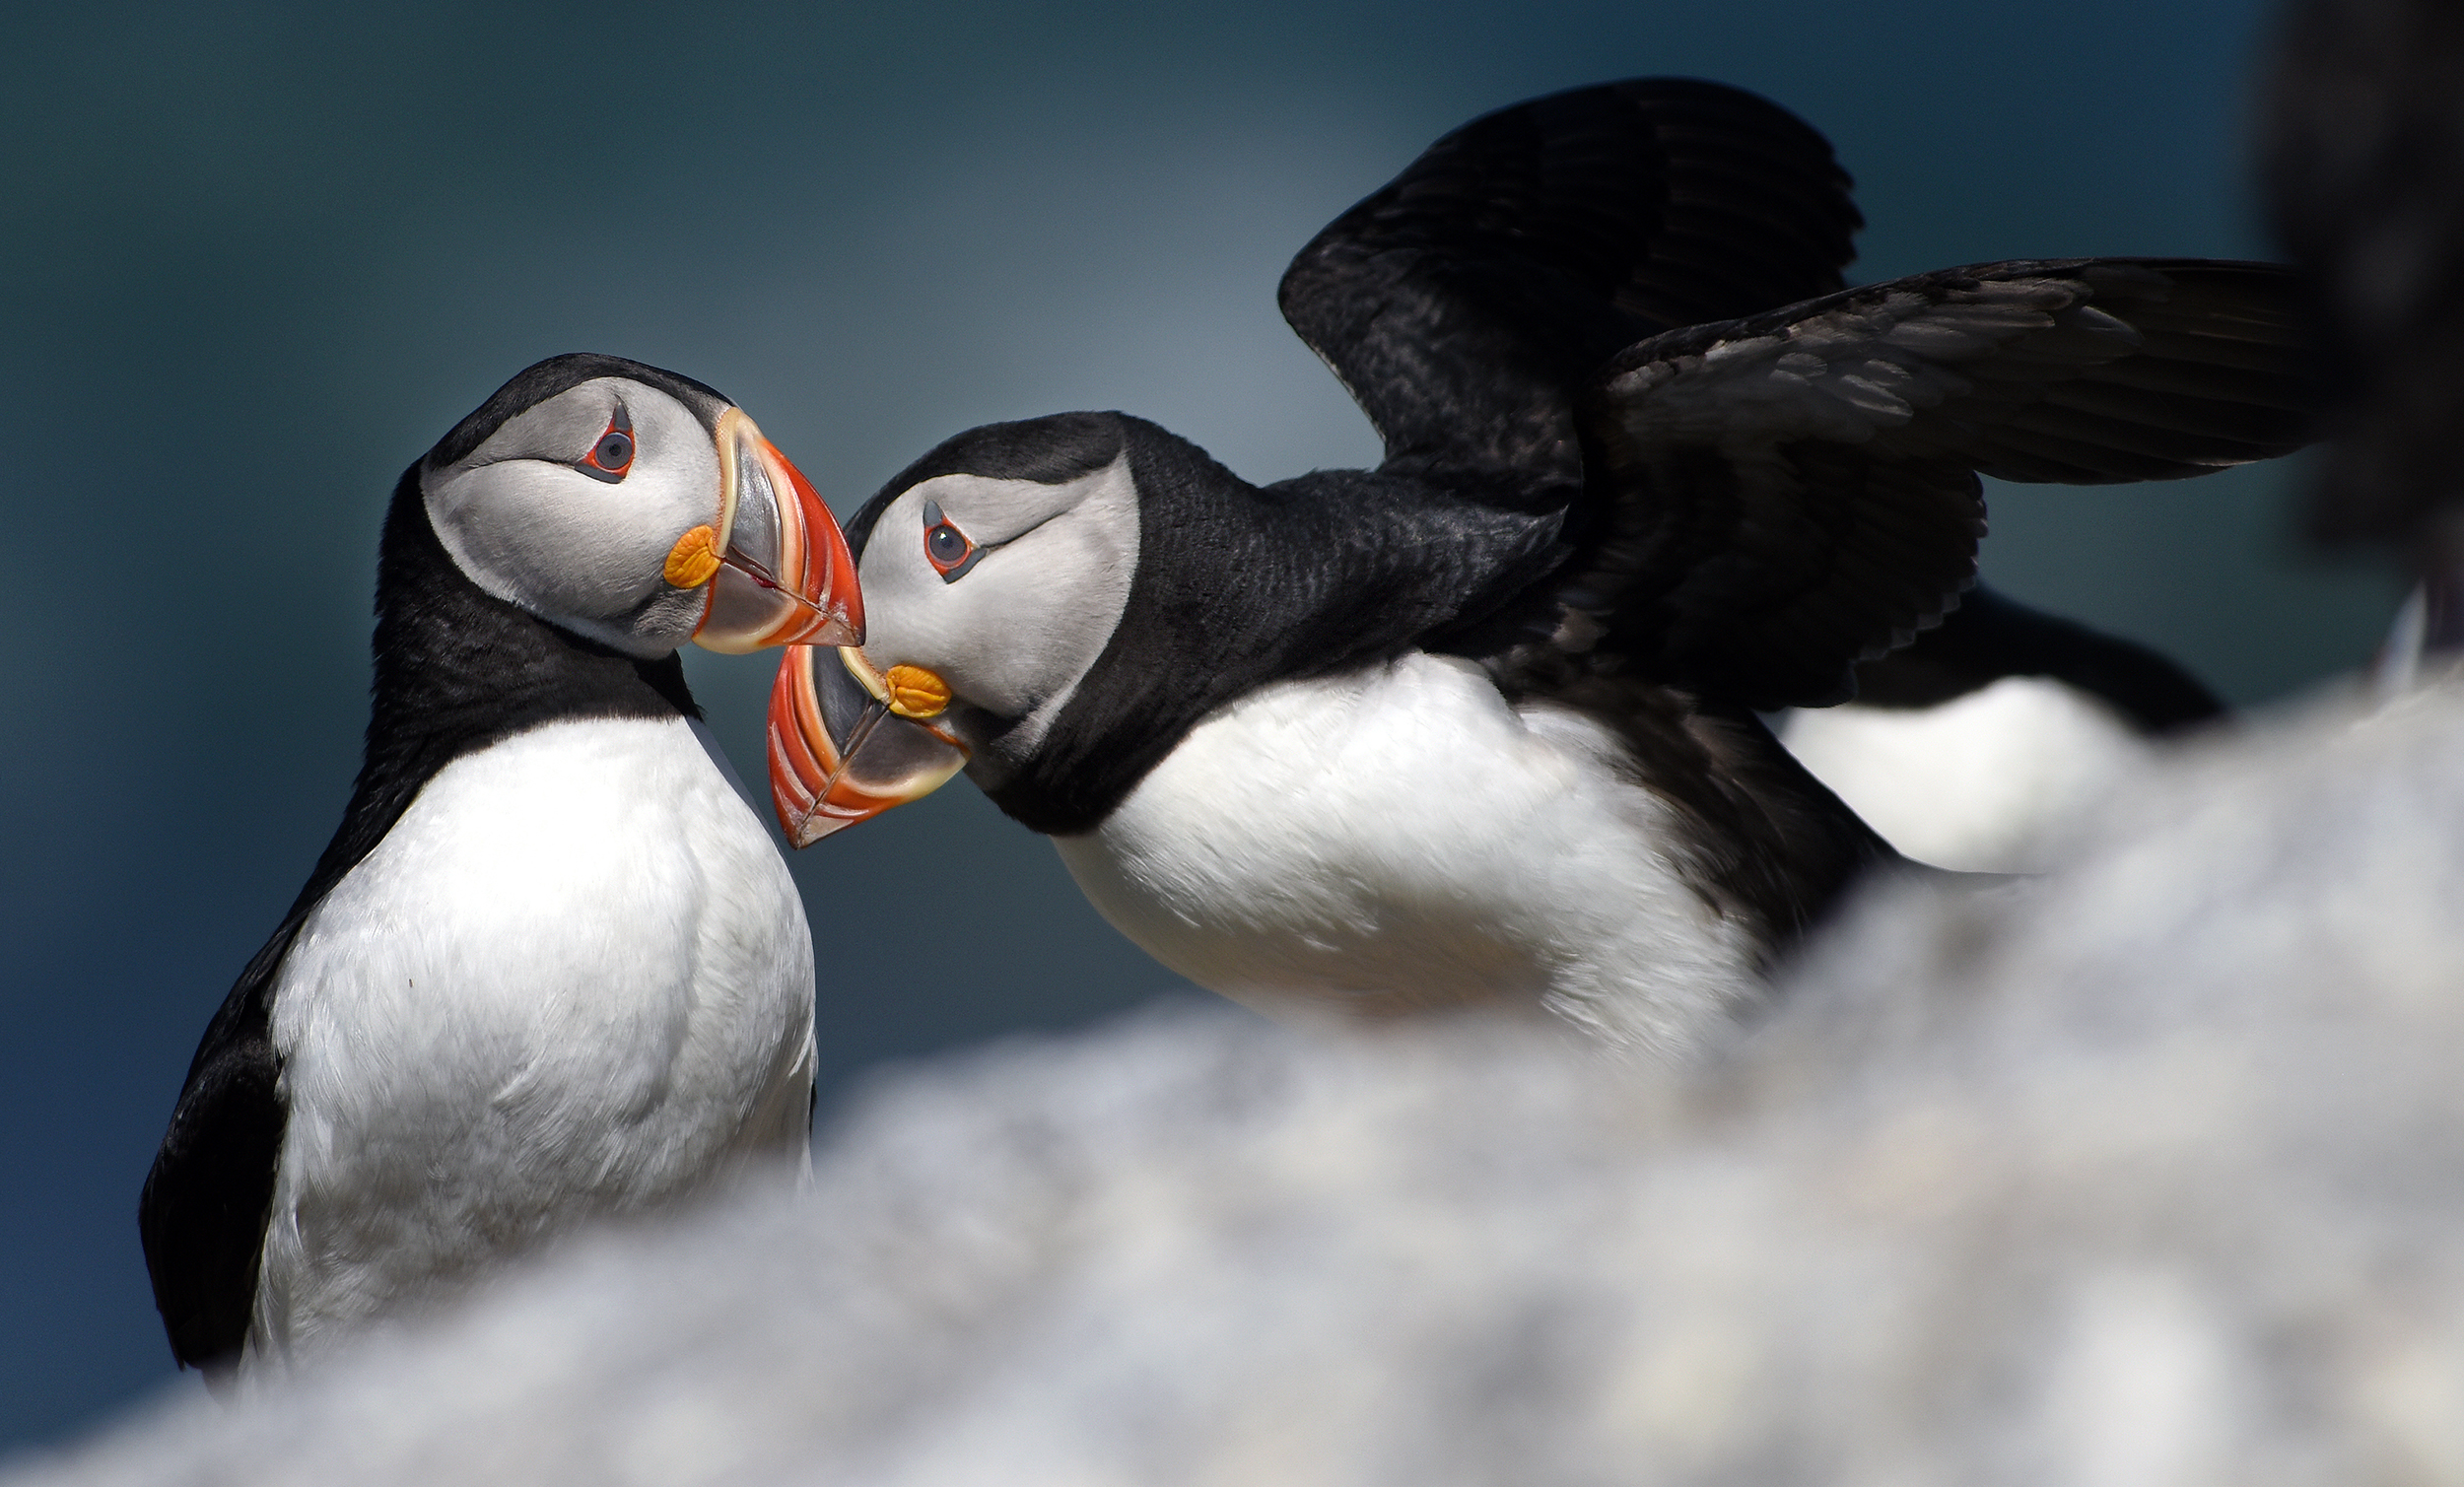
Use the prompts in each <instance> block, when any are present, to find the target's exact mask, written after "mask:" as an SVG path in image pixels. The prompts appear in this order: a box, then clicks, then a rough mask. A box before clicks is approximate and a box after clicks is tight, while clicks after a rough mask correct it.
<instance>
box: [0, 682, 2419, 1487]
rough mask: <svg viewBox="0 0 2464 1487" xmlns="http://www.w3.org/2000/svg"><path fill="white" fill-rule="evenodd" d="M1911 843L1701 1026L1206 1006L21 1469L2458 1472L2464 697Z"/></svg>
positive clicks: (23, 1482)
mask: <svg viewBox="0 0 2464 1487" xmlns="http://www.w3.org/2000/svg"><path fill="white" fill-rule="evenodd" d="M2070 862H2071V865H2070V866H2069V867H2067V868H2066V869H2065V870H2064V871H2063V872H2062V873H2061V874H2059V875H2058V876H2055V877H2052V878H2048V879H2045V880H2042V881H2039V882H2035V883H2031V884H2025V885H2021V886H2019V887H2016V888H2010V889H2004V890H1997V891H1993V892H1988V893H1976V892H1956V891H1938V890H1935V889H1932V888H1929V887H1927V886H1925V885H1922V884H1910V883H1902V884H1897V885H1893V886H1890V887H1887V888H1885V889H1882V890H1880V891H1878V892H1877V893H1876V894H1874V895H1872V896H1871V897H1870V898H1869V900H1868V901H1867V902H1865V903H1863V904H1861V905H1859V906H1857V907H1856V909H1855V910H1854V911H1853V912H1851V913H1850V914H1849V915H1848V916H1847V918H1846V920H1845V921H1844V922H1843V923H1842V924H1841V925H1840V926H1839V927H1838V930H1837V931H1836V932H1835V933H1833V934H1831V935H1829V936H1828V937H1826V938H1825V939H1824V940H1823V941H1821V942H1820V943H1819V944H1818V945H1817V946H1816V947H1815V948H1814V950H1813V951H1812V952H1810V953H1809V955H1808V957H1807V958H1806V960H1805V961H1804V963H1803V964H1802V965H1801V966H1799V967H1798V968H1797V970H1796V973H1795V975H1794V977H1793V979H1792V981H1791V984H1790V986H1789V988H1788V990H1787V993H1786V995H1785V996H1784V997H1783V998H1782V1000H1781V1001H1780V1002H1779V1003H1778V1004H1777V1005H1776V1006H1775V1007H1774V1008H1773V1009H1772V1011H1771V1012H1770V1013H1769V1015H1768V1016H1767V1017H1766V1018H1764V1020H1763V1021H1762V1022H1761V1023H1760V1025H1759V1026H1757V1027H1756V1028H1754V1029H1752V1030H1750V1031H1749V1032H1748V1033H1747V1034H1745V1036H1743V1037H1742V1038H1741V1039H1740V1041H1739V1042H1738V1043H1737V1045H1736V1046H1735V1047H1733V1048H1729V1049H1727V1050H1725V1051H1724V1052H1723V1053H1721V1054H1720V1055H1719V1056H1718V1057H1717V1058H1716V1059H1714V1060H1713V1061H1712V1062H1711V1063H1709V1064H1708V1065H1706V1066H1702V1067H1698V1068H1695V1069H1691V1070H1682V1071H1678V1070H1669V1069H1665V1068H1644V1067H1637V1066H1634V1065H1629V1064H1619V1063H1613V1062H1609V1061H1608V1060H1606V1059H1605V1058H1604V1057H1603V1056H1602V1055H1598V1054H1594V1053H1589V1052H1585V1051H1583V1050H1581V1049H1577V1048H1568V1047H1566V1046H1564V1045H1563V1044H1562V1043H1560V1042H1557V1041H1553V1040H1550V1039H1548V1038H1546V1037H1544V1036H1543V1035H1541V1034H1539V1033H1536V1032H1534V1031H1532V1030H1529V1029H1523V1028H1509V1027H1498V1026H1493V1025H1469V1024H1465V1025H1452V1026H1434V1027H1422V1028H1420V1029H1417V1030H1411V1031H1405V1032H1402V1033H1398V1034H1394V1035H1391V1036H1382V1037H1375V1038H1359V1037H1352V1038H1327V1037H1313V1036H1306V1035H1298V1034H1293V1033H1289V1032H1284V1031H1279V1030H1276V1029H1274V1028H1270V1027H1266V1026H1264V1025H1261V1024H1258V1023H1256V1022H1254V1021H1252V1020H1248V1019H1243V1018H1239V1017H1238V1016H1237V1015H1236V1014H1232V1013H1230V1012H1228V1011H1219V1010H1213V1009H1207V1008H1173V1009H1167V1010H1162V1011H1158V1012H1156V1013H1154V1014H1152V1015H1149V1016H1145V1017H1142V1018H1137V1019H1132V1020H1131V1021H1129V1022H1128V1023H1125V1024H1121V1025H1117V1026H1114V1027H1111V1028H1108V1029H1104V1030H1101V1031H1098V1032H1096V1033H1093V1034H1089V1035H1086V1036H1084V1037H1079V1038H1074V1039H1056V1040H1049V1041H1043V1042H1037V1043H1025V1044H1018V1045H1013V1046H1009V1047H1006V1048H998V1049H994V1050H992V1051H989V1052H986V1053H983V1054H980V1055H978V1056H974V1057H971V1058H966V1059H960V1060H954V1061H950V1062H945V1063H941V1064H938V1065H935V1066H931V1067H925V1068H922V1069H918V1070H915V1071H912V1072H910V1073H908V1074H906V1075H904V1076H902V1077H899V1078H896V1079H891V1080H887V1081H884V1082H882V1083H880V1084H878V1085H877V1086H875V1087H874V1088H873V1089H872V1090H871V1091H870V1092H869V1093H868V1094H867V1095H866V1096H865V1097H864V1098H863V1099H861V1100H860V1101H859V1102H858V1103H857V1104H856V1107H855V1108H854V1109H853V1110H852V1112H851V1113H850V1114H849V1115H847V1116H846V1117H845V1118H844V1119H843V1120H842V1121H840V1122H839V1123H838V1124H837V1125H836V1127H835V1128H834V1129H832V1130H831V1131H830V1132H828V1133H827V1139H826V1141H825V1143H824V1145H823V1147H822V1149H821V1152H820V1155H819V1158H818V1162H817V1169H818V1170H817V1178H816V1182H815V1183H814V1185H813V1188H812V1190H811V1191H810V1192H809V1193H804V1194H795V1193H782V1192H756V1193H746V1194H743V1195H741V1196H739V1197H738V1198H737V1199H735V1200H733V1201H732V1202H731V1203H729V1204H727V1205H724V1206H721V1207H718V1208H714V1209H713V1210H711V1211H708V1212H706V1213H704V1214H701V1215H698V1216H696V1217H694V1218H692V1219H690V1220H687V1221H684V1222H680V1223H677V1224H675V1225H673V1226H672V1227H669V1228H666V1229H663V1230H656V1231H645V1232H636V1233H630V1234H610V1235H604V1236H601V1237H598V1238H597V1239H595V1240H593V1241H591V1242H589V1243H586V1244H582V1245H580V1246H577V1247H575V1248H573V1249H571V1250H567V1251H565V1252H564V1253H562V1254H560V1255H557V1256H554V1257H552V1258H551V1259H550V1260H548V1261H547V1262H544V1263H542V1264H540V1265H538V1266H536V1267H534V1268H532V1269H531V1270H528V1271H526V1272H523V1273H520V1274H517V1275H515V1276H513V1277H511V1278H509V1279H508V1280H507V1281H505V1282H504V1283H503V1284H501V1285H500V1286H499V1287H497V1288H496V1289H495V1290H494V1291H493V1292H492V1293H491V1294H490V1295H489V1296H487V1297H485V1298H483V1299H482V1300H481V1301H480V1302H479V1303H477V1304H475V1305H473V1306H471V1307H469V1308H467V1309H465V1310H463V1311H461V1312H459V1313H457V1314H455V1315H452V1316H447V1317H440V1318H433V1319H432V1320H430V1321H428V1322H425V1323H423V1324H422V1325H420V1326H419V1327H418V1328H416V1329H413V1330H409V1331H405V1332H402V1333H399V1334H394V1335H388V1336H385V1337H382V1338H378V1339H376V1340H373V1341H372V1342H371V1343H370V1344H369V1345H368V1346H366V1347H364V1348H361V1349H359V1350H358V1351H356V1352H355V1353H354V1354H352V1355H350V1356H348V1357H346V1358H342V1359H339V1360H337V1361H335V1362H334V1364H333V1365H332V1366H331V1367H330V1368H329V1369H328V1370H326V1371H325V1372H323V1373H321V1374H319V1375H317V1376H315V1377H309V1378H303V1379H301V1380H298V1381H296V1382H294V1383H293V1384H291V1385H289V1386H281V1387H277V1388H272V1389H268V1390H267V1391H265V1392H263V1393H261V1394H259V1395H258V1396H256V1397H254V1398H251V1399H249V1400H247V1401H245V1402H244V1403H243V1404H242V1405H240V1407H238V1408H233V1409H230V1410H223V1409H220V1408H218V1407H216V1406H214V1405H212V1404H210V1403H209V1402H207V1401H204V1400H202V1399H194V1400H182V1401H179V1402H176V1403H173V1404H171V1405H169V1406H167V1407H165V1408H162V1409H160V1410H158V1411H157V1412H155V1413H154V1414H152V1415H150V1416H148V1417H145V1418H141V1419H138V1420H135V1421H133V1422H131V1423H129V1424H127V1425H126V1426H124V1427H122V1428H120V1429H119V1430H117V1431H115V1432H114V1433H112V1434H110V1435H109V1436H107V1437H104V1438H103V1439H100V1440H98V1441H96V1442H93V1443H90V1444H88V1445H87V1446H84V1447H82V1448H79V1449H78V1450H76V1451H74V1452H71V1453H66V1454H64V1455H62V1456H60V1457H58V1458H55V1459H52V1460H49V1461H44V1462H34V1463H31V1464H29V1465H27V1466H25V1467H24V1468H22V1474H20V1475H18V1476H15V1477H13V1478H11V1481H13V1482H14V1483H15V1484H17V1487H34V1484H41V1487H70V1484H78V1487H104V1484H139V1483H145V1484H157V1483H161V1484H169V1483H234V1484H237V1483H243V1482H244V1483H248V1484H252V1487H285V1484H302V1487H306V1484H316V1487H329V1484H335V1483H342V1484H347V1487H395V1484H404V1487H407V1484H410V1483H440V1482H451V1483H499V1482H502V1483H522V1484H526V1487H561V1484H567V1483H572V1484H581V1483H590V1484H594V1487H598V1484H632V1483H643V1484H650V1483H660V1484H700V1483H727V1484H734V1483H806V1482H810V1483H840V1482H846V1483H863V1484H867V1487H898V1484H927V1483H976V1482H982V1483H999V1484H1002V1487H1036V1484H1044V1483H1054V1484H1059V1483H1069V1484H1111V1483H1121V1484H1129V1483H1138V1484H1148V1483H1161V1482H1169V1483H1175V1484H1190V1487H1211V1484H1217V1483H1224V1484H1230V1483H1241V1484H1277V1487H1311V1484H1319V1483H1327V1484H1333V1483H1363V1484H1382V1483H1398V1484H1402V1483H1411V1484H1422V1483H1430V1482H1444V1483H1455V1482H1512V1483H1518V1484H1521V1483H1610V1482H1615V1483H1634V1482H1644V1483H1706V1484H1708V1483H1741V1482H1754V1483H1794V1482H1805V1483H1814V1482H1820V1483H1826V1484H1831V1483H1837V1484H1866V1483H1871V1484H1878V1487H1880V1484H1890V1487H1911V1484H1913V1487H1925V1484H1943V1487H1951V1484H1958V1487H1974V1484H1986V1483H2001V1482H2012V1483H2019V1482H2025V1483H2062V1484H2068V1483H2078V1484H2095V1487H2137V1484H2143V1483H2145V1484H2156V1483H2163V1484H2197V1483H2220V1484H2221V1483H2231V1484H2235V1487H2247V1484H2278V1483H2321V1484H2325V1483H2335V1484H2339V1487H2347V1484H2356V1483H2372V1482H2387V1483H2398V1482H2404V1483H2412V1482H2437V1481H2459V1480H2464V1245H2459V1244H2458V1242H2457V1239H2456V1236H2457V1235H2459V1234H2464V1078H2459V1077H2458V1071H2459V1069H2464V912H2459V910H2464V691H2459V690H2455V689H2453V688H2452V687H2450V688H2448V689H2445V690H2437V691H2430V692H2423V693H2417V694H2413V695H2411V696H2409V697H2407V698H2405V699H2403V700H2402V701H2401V702H2400V703H2398V704H2397V705H2396V706H2394V707H2392V708H2390V709H2388V710H2385V711H2382V712H2380V713H2378V714H2376V715H2373V716H2370V717H2367V718H2361V719H2356V718H2354V717H2352V716H2349V715H2346V714H2344V713H2343V712H2341V711H2338V710H2333V709H2329V710H2322V711H2320V712H2318V713H2315V714H2313V715H2311V716H2308V717H2306V718H2301V719H2296V720H2294V721H2293V722H2290V723H2278V724H2277V725H2275V726H2272V727H2260V728H2254V729H2251V730H2249V731H2248V732H2246V733H2244V734H2243V735H2241V736H2239V737H2237V738H2232V739H2218V740H2211V741H2209V742H2207V743H2205V744H2201V745H2196V746H2193V747H2191V748H2189V749H2187V750H2185V751H2183V752H2182V753H2181V754H2179V755H2178V756H2176V757H2168V758H2165V759H2162V760H2159V761H2156V763H2154V764H2153V765H2151V766H2150V767H2149V768H2147V769H2146V770H2144V771H2141V772H2137V773H2136V774H2135V775H2134V776H2133V777H2132V778H2131V779H2130V780H2129V781H2128V782H2127V783H2125V784H2122V785H2119V786H2117V787H2116V788H2115V789H2114V790H2113V791H2112V792H2111V793H2110V794H2109V795H2108V797H2107V798H2106V799H2104V800H2103V801H2102V802H2100V804H2099V805H2098V806H2097V807H2096V809H2095V811H2094V813H2093V816H2092V819H2090V820H2089V821H2088V822H2087V823H2086V825H2085V827H2084V829H2083V832H2082V834H2081V836H2080V838H2079V839H2078V843H2077V845H2076V846H2075V848H2074V850H2073V854H2072V856H2071V857H2070Z"/></svg>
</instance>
